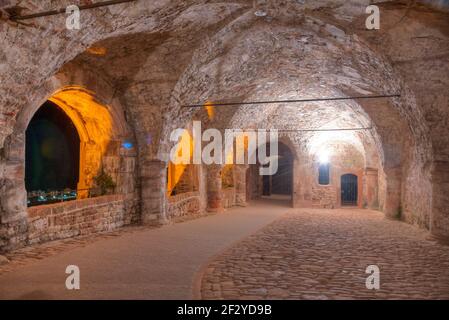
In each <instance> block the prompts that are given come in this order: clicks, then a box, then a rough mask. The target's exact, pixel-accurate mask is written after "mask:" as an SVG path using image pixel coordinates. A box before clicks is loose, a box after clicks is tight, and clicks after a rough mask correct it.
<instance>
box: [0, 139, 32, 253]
mask: <svg viewBox="0 0 449 320" xmlns="http://www.w3.org/2000/svg"><path fill="white" fill-rule="evenodd" d="M4 148H5V149H4V150H5V159H6V160H0V161H1V163H0V167H2V169H3V170H2V172H1V173H0V253H1V252H6V251H9V250H12V249H15V248H18V247H22V246H24V245H26V242H27V238H28V218H27V217H28V215H27V193H26V190H25V138H24V134H16V135H11V136H9V137H8V138H7V139H6V140H5V147H4Z"/></svg>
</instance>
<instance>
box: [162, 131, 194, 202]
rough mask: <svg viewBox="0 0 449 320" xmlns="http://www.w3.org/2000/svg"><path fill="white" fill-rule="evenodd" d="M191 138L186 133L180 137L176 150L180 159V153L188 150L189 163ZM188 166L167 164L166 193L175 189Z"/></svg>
mask: <svg viewBox="0 0 449 320" xmlns="http://www.w3.org/2000/svg"><path fill="white" fill-rule="evenodd" d="M193 148H194V145H193V137H192V135H191V134H189V133H188V132H187V131H185V133H184V134H183V135H182V137H181V143H180V144H178V148H177V149H176V156H177V157H179V158H182V157H183V155H182V151H183V150H189V159H190V162H191V160H192V157H193ZM187 166H188V164H183V163H180V164H174V163H173V162H171V161H170V162H169V164H168V178H167V193H168V195H170V194H171V192H172V190H173V189H174V188H175V187H176V185H177V184H178V182H179V180H181V177H182V175H183V174H184V172H185V170H186V168H187Z"/></svg>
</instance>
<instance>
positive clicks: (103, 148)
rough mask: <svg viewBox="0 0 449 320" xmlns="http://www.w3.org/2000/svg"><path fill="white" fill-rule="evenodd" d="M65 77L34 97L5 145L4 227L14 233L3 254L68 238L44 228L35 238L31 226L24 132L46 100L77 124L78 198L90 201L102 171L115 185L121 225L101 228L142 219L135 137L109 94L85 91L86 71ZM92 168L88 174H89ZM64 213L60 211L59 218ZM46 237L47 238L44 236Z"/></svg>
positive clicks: (32, 216) (61, 75) (51, 81)
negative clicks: (46, 241)
mask: <svg viewBox="0 0 449 320" xmlns="http://www.w3.org/2000/svg"><path fill="white" fill-rule="evenodd" d="M64 71H67V70H62V71H61V72H60V73H59V74H58V75H56V76H54V77H52V78H51V79H49V80H48V81H47V82H46V83H45V84H44V85H43V86H42V87H41V89H40V90H39V91H38V92H36V93H35V95H34V96H35V98H36V99H35V100H32V101H30V102H29V103H28V104H27V105H26V106H24V107H23V108H22V109H21V110H20V112H19V114H18V115H17V119H16V122H15V126H14V130H13V133H12V134H11V135H10V136H8V137H7V139H6V141H5V168H6V174H5V178H4V182H5V184H4V186H9V191H6V190H5V192H4V193H2V196H1V204H2V210H3V214H2V224H3V225H6V226H7V228H10V229H11V230H13V231H14V234H13V235H12V236H11V237H10V238H9V239H8V241H9V242H8V243H6V244H5V245H4V247H5V248H14V247H19V246H23V245H25V244H27V243H32V242H33V241H38V240H37V238H35V237H38V239H39V241H45V240H42V239H47V237H50V239H57V238H60V237H66V236H68V235H64V234H57V233H56V232H53V231H51V226H48V228H44V229H45V230H41V231H40V233H39V234H35V233H32V232H33V230H34V225H33V221H34V220H36V218H37V217H36V214H35V212H34V211H35V210H34V209H31V208H30V209H27V204H26V203H27V201H26V196H27V193H26V191H25V181H24V178H25V175H24V166H25V130H26V128H27V126H28V123H29V122H30V120H31V118H32V117H33V115H34V114H35V112H36V111H37V110H38V109H39V108H40V106H41V105H42V104H43V102H44V101H47V100H48V101H51V102H53V103H54V104H56V105H57V106H58V107H59V108H60V109H61V110H63V111H64V113H65V114H66V115H67V116H68V117H69V118H70V119H71V121H72V122H73V123H74V125H75V127H76V129H77V131H78V134H79V137H80V141H81V148H80V180H79V183H78V189H80V192H79V197H78V198H79V199H82V198H86V197H87V192H85V189H90V188H92V187H94V181H93V178H94V177H95V176H96V175H97V174H98V172H99V170H103V169H105V171H108V172H109V173H110V175H111V176H112V177H113V179H114V180H115V182H116V185H117V188H116V190H115V194H117V196H114V197H113V202H114V201H115V200H116V202H117V204H118V205H117V206H118V207H117V210H118V211H117V214H118V215H121V217H122V218H123V219H122V220H121V221H120V222H118V223H116V224H109V225H104V226H101V227H98V228H99V229H100V228H107V229H110V228H115V227H118V226H119V225H122V224H128V223H130V222H131V221H136V220H137V219H138V212H137V201H138V199H137V198H136V183H135V178H136V177H135V169H136V165H135V164H136V156H137V154H136V152H135V148H134V144H135V142H134V137H133V132H132V130H131V128H130V127H129V126H128V125H127V123H126V120H125V119H124V115H123V109H122V108H121V105H120V103H119V102H118V101H117V100H115V99H114V97H113V96H112V97H111V96H110V97H109V99H108V98H105V96H107V94H108V92H107V91H105V90H102V91H100V92H99V93H98V94H97V93H95V92H93V91H91V90H89V89H86V87H85V86H84V85H86V84H89V80H90V79H92V78H91V75H90V74H88V73H83V70H81V69H78V71H77V72H74V73H73V74H72V76H71V78H69V77H67V74H66V73H65V72H64ZM96 84H97V85H96V86H94V87H95V88H96V89H98V88H100V87H102V86H103V88H107V87H108V86H107V84H106V83H101V80H96ZM109 92H111V91H109ZM83 103H84V105H83ZM127 143H129V144H127ZM89 153H90V155H89ZM89 156H90V160H91V161H90V163H89ZM88 167H89V170H87V169H88ZM86 200H88V199H86ZM80 201H81V200H80ZM88 202H89V201H88ZM114 203H115V202H114ZM86 205H87V203H86ZM64 210H65V209H61V212H62V211H64ZM94 210H95V209H94ZM44 211H45V212H46V213H48V214H50V215H51V208H46V210H44ZM31 212H33V213H31ZM49 230H50V231H49ZM47 231H48V234H46V232H47ZM79 232H81V231H79ZM83 232H84V231H83ZM50 233H51V234H50Z"/></svg>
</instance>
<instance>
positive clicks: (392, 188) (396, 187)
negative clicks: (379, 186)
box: [384, 168, 402, 218]
mask: <svg viewBox="0 0 449 320" xmlns="http://www.w3.org/2000/svg"><path fill="white" fill-rule="evenodd" d="M384 171H385V183H386V185H385V192H386V194H385V204H384V213H385V215H386V216H387V217H389V218H399V217H400V211H401V178H402V173H401V168H389V169H385V170H384Z"/></svg>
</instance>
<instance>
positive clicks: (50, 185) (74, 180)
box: [25, 101, 80, 206]
mask: <svg viewBox="0 0 449 320" xmlns="http://www.w3.org/2000/svg"><path fill="white" fill-rule="evenodd" d="M79 159H80V138H79V135H78V131H77V129H76V128H75V126H74V124H73V122H72V121H71V120H70V118H69V117H68V116H67V115H66V114H65V112H64V111H63V110H62V109H60V108H59V107H58V106H56V105H55V104H54V103H52V102H50V101H47V102H46V103H45V104H44V105H43V106H42V107H40V109H39V110H38V111H37V112H36V113H35V115H34V116H33V118H32V119H31V121H30V123H29V125H28V128H27V130H26V147H25V187H26V190H27V192H28V195H29V199H28V205H29V206H33V205H38V204H44V203H51V202H59V201H61V198H60V197H61V195H60V193H61V192H62V191H63V190H65V191H64V198H63V199H64V200H66V199H67V200H68V198H70V199H71V198H73V199H76V189H77V184H78V179H79Z"/></svg>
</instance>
